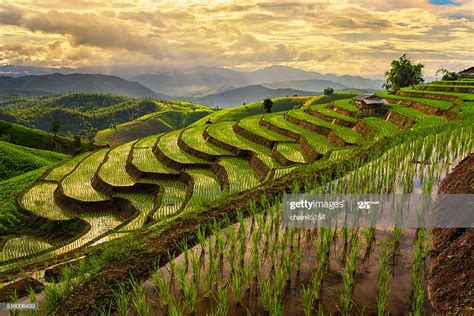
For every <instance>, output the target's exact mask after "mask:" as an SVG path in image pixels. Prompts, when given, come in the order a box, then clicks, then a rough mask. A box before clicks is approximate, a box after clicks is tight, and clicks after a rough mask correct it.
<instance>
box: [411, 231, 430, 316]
mask: <svg viewBox="0 0 474 316" xmlns="http://www.w3.org/2000/svg"><path fill="white" fill-rule="evenodd" d="M414 248H415V249H414V253H413V265H412V278H413V281H412V283H413V293H412V313H413V314H414V315H423V314H424V303H425V288H424V285H423V278H424V260H425V257H426V253H427V250H428V242H427V240H426V237H425V229H424V228H420V229H418V231H417V239H416V241H415V245H414Z"/></svg>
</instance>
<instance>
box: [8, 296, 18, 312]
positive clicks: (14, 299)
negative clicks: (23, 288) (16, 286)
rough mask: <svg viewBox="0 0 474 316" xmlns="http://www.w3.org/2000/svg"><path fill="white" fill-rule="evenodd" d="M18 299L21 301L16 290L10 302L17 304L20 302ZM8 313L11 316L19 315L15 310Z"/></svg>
mask: <svg viewBox="0 0 474 316" xmlns="http://www.w3.org/2000/svg"><path fill="white" fill-rule="evenodd" d="M18 299H19V297H18V293H17V292H16V290H14V291H13V293H12V295H11V296H10V301H11V302H12V303H16V302H18ZM8 313H9V314H10V315H17V314H18V312H17V311H15V310H9V311H8Z"/></svg>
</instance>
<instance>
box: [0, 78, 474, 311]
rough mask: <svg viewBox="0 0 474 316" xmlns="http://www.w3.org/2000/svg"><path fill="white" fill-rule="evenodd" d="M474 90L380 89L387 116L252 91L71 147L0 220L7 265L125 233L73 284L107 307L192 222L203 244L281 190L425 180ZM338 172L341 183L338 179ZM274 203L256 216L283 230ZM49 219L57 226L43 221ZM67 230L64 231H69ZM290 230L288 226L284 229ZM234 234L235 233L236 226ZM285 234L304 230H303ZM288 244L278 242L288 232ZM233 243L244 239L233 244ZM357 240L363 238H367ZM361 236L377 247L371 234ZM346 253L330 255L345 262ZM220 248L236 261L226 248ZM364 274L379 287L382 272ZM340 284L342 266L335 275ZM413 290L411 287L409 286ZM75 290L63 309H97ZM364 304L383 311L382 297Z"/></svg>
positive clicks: (333, 100) (467, 147)
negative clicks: (177, 118) (121, 284)
mask: <svg viewBox="0 0 474 316" xmlns="http://www.w3.org/2000/svg"><path fill="white" fill-rule="evenodd" d="M473 87H474V85H473V86H471V82H467V81H457V82H448V83H435V84H430V85H419V86H415V87H413V88H410V89H402V90H401V91H399V92H398V93H397V94H396V95H386V94H382V95H384V96H385V97H386V98H387V100H388V101H389V105H388V106H387V113H385V114H383V115H374V114H370V113H363V112H361V111H360V110H359V109H358V108H357V107H356V106H355V105H354V104H352V103H351V102H350V100H351V97H352V96H353V95H352V94H334V95H332V96H313V97H295V98H294V97H288V98H281V99H275V100H274V101H275V111H274V112H273V113H268V114H262V113H261V112H259V111H261V110H262V108H261V102H256V103H254V104H249V105H248V106H247V108H245V106H241V107H238V108H236V109H226V110H222V111H218V112H216V113H214V114H211V115H210V116H209V117H208V118H204V119H203V120H206V121H207V120H208V119H209V118H211V120H212V123H211V124H200V123H199V121H198V122H196V123H195V124H194V125H192V126H190V127H185V128H182V129H178V130H174V131H170V132H166V133H161V134H159V135H152V136H148V137H145V138H141V139H139V140H137V141H133V142H128V143H124V144H121V145H119V146H117V147H114V148H104V149H101V150H98V151H95V152H92V153H85V154H82V155H80V156H77V157H74V158H72V159H70V160H67V161H65V162H64V163H63V164H61V165H58V166H56V167H54V168H52V169H51V170H49V172H48V173H46V174H44V175H43V176H42V177H41V178H40V179H39V180H38V181H37V182H36V183H35V185H33V186H31V187H29V188H28V189H27V190H25V191H23V192H22V193H21V194H19V195H18V201H19V206H18V207H19V208H18V209H17V210H16V211H15V210H12V209H11V208H7V210H8V211H7V212H4V213H3V215H2V216H1V217H0V221H1V223H0V224H1V225H0V227H5V231H7V232H8V235H6V237H4V239H3V244H2V248H1V251H0V259H1V262H2V264H3V265H2V266H1V267H0V268H1V269H3V271H7V270H9V269H10V270H11V269H13V270H11V271H17V270H14V269H16V268H18V267H20V266H21V265H22V264H25V263H24V262H33V261H39V260H41V262H44V261H43V259H51V260H52V259H55V258H60V256H61V255H62V254H65V253H71V252H72V253H75V254H78V256H79V254H81V255H82V254H84V253H86V252H87V251H94V250H93V249H94V248H92V247H90V246H91V245H98V244H100V243H103V242H105V241H109V240H113V239H117V238H121V237H123V236H129V238H121V239H120V241H119V243H113V242H112V243H110V244H107V245H106V246H104V247H105V249H106V250H105V251H103V252H101V253H103V255H100V254H99V255H97V257H93V258H94V259H90V260H98V262H99V263H98V264H97V265H96V267H97V270H94V271H95V272H94V273H91V274H90V275H87V276H83V277H84V278H85V279H87V282H81V283H78V284H76V285H75V286H72V287H71V289H68V291H69V292H68V293H70V294H71V295H72V297H77V298H80V299H83V300H84V301H90V302H96V303H98V302H100V304H103V306H108V305H107V304H108V303H109V301H108V300H109V295H112V291H113V289H114V286H115V285H116V284H117V283H116V282H117V277H120V278H128V277H130V274H133V278H134V280H137V279H136V278H139V281H140V282H141V281H144V280H147V279H149V277H150V266H151V265H153V264H155V265H156V258H158V257H160V258H168V257H166V256H167V255H168V254H169V253H170V250H169V249H174V250H173V251H174V252H173V254H172V255H171V256H173V258H174V257H176V256H178V255H179V253H181V251H185V252H186V251H187V250H189V249H191V248H188V244H186V245H185V246H183V249H184V250H182V249H177V247H180V246H178V245H177V244H176V241H178V240H184V239H186V237H189V236H195V234H196V232H197V234H198V237H196V238H194V239H193V240H195V242H198V240H205V239H206V237H205V236H204V237H203V236H202V235H199V234H201V232H202V231H205V230H206V229H207V228H210V229H211V230H212V231H213V233H214V234H217V235H216V236H226V235H225V234H223V233H222V232H219V229H220V227H219V226H218V224H212V223H216V222H214V220H216V221H217V220H222V221H229V217H230V216H235V217H236V218H238V220H239V221H241V222H242V221H243V216H245V215H243V214H240V215H235V214H236V213H235V212H240V211H239V210H249V211H248V212H250V213H253V212H254V213H255V215H256V216H258V214H260V212H259V211H258V210H257V209H256V208H257V207H260V206H261V207H262V209H265V210H267V212H269V214H273V213H272V212H273V211H274V210H276V212H275V214H279V210H280V206H281V205H280V204H279V202H278V201H277V200H272V199H274V198H275V196H277V195H279V194H280V193H282V192H288V190H291V191H292V192H300V191H301V190H302V188H303V187H304V190H305V191H308V192H313V193H317V192H319V193H320V192H321V190H325V191H324V192H326V193H334V192H347V191H348V190H353V191H357V192H375V191H376V192H380V193H386V192H390V190H391V189H393V188H399V187H403V188H404V190H408V188H411V189H413V185H414V184H415V185H420V186H422V187H423V189H424V190H428V188H429V187H430V186H431V187H432V186H433V184H434V183H437V182H436V181H438V179H439V178H440V177H441V173H442V171H443V170H446V168H448V167H449V164H450V162H452V161H456V160H457V159H458V158H460V157H463V156H464V155H466V154H467V153H469V152H470V151H471V149H472V134H473V132H474V130H473V126H474V124H473V119H474V113H473V112H472V108H473V103H472V101H473V100H474V94H473V93H472V92H473V91H474V90H470V89H473ZM153 115H155V114H152V115H151V116H153ZM170 122H171V121H170V120H168V121H167V123H168V124H170ZM201 122H202V121H201ZM453 149H454V150H453ZM432 152H436V153H437V155H432ZM420 157H421V158H420ZM417 159H423V161H424V162H426V164H425V166H426V168H419V164H418V163H414V161H416V160H417ZM351 168H355V169H351ZM350 171H354V172H350ZM388 171H390V172H388ZM387 172H388V175H387ZM382 175H387V177H385V176H382ZM336 177H337V179H338V181H334V182H331V181H332V180H335V179H336ZM34 178H35V176H32V177H31V179H34ZM420 181H421V183H419V182H420ZM327 183H332V184H333V185H330V186H327ZM0 188H1V183H0ZM417 188H418V187H417ZM329 190H330V191H329ZM333 190H334V191H333ZM339 190H341V191H339ZM349 192H352V191H349ZM10 205H11V204H10ZM257 205H260V206H257ZM15 212H16V213H15ZM17 213H18V214H23V215H18V214H17ZM24 214H29V215H28V216H29V217H34V218H35V221H37V222H41V223H42V225H41V227H42V230H38V231H37V232H36V233H35V232H34V231H31V230H29V231H24V230H22V231H19V232H15V231H14V230H12V226H11V225H10V224H9V222H16V223H19V224H18V225H19V226H20V227H25V221H26V218H25V217H24V216H25V215H24ZM262 214H263V213H262ZM275 214H273V215H270V218H268V220H265V217H262V216H259V217H258V218H257V219H256V220H255V223H256V224H255V225H258V227H261V225H264V224H265V223H271V222H273V221H274V219H275V218H276V223H277V224H276V225H277V226H275V229H279V228H278V227H280V219H279V217H278V216H276V215H275ZM274 215H275V216H276V217H273V216H274ZM6 218H9V222H8V221H6ZM226 218H227V219H226ZM272 218H273V219H272ZM246 223H247V222H246ZM213 225H214V226H213ZM240 225H243V224H240ZM245 225H246V224H245ZM249 225H251V224H250V222H249ZM265 225H266V224H265ZM272 225H273V224H272ZM47 227H49V228H50V227H55V230H54V231H52V230H46V228H47ZM72 227H75V228H74V229H72ZM256 227H257V226H256ZM66 228H67V229H66ZM267 228H270V227H269V226H267ZM65 231H67V232H69V234H68V235H67V236H66V235H65V234H64V232H65ZM241 231H242V232H244V233H245V231H246V230H241ZM264 231H267V229H265V230H264ZM264 231H262V234H263V233H264ZM330 231H331V230H320V231H318V232H324V234H326V233H327V232H330ZM364 231H367V234H369V232H370V230H367V229H365V228H364ZM46 232H47V233H48V235H46ZM268 232H271V229H268ZM313 232H314V231H313ZM402 232H403V235H402V236H403V238H406V239H407V240H409V241H410V242H409V243H408V244H407V243H405V242H404V241H403V240H404V239H402V242H401V243H400V247H401V248H400V249H401V251H403V252H404V251H407V252H410V251H411V250H412V249H413V242H412V241H413V240H414V235H413V234H411V233H410V232H408V231H407V232H405V230H403V231H402ZM219 234H220V235H219ZM238 234H240V233H238ZM256 234H257V233H254V237H253V239H252V236H246V237H245V238H243V239H242V240H243V245H248V244H249V243H248V240H252V242H255V241H259V240H261V239H260V238H258V236H257V235H256ZM362 235H363V236H365V235H366V234H365V233H364V234H361V236H359V235H356V234H354V235H353V237H351V238H354V239H352V241H351V243H352V244H353V245H354V244H355V245H356V246H353V247H359V246H358V245H359V243H358V241H357V240H359V239H360V238H366V237H363V236H362ZM394 235H395V234H394ZM137 236H139V238H138V237H137ZM229 236H231V235H229ZM236 236H238V235H234V237H236ZM281 236H287V237H288V236H289V235H287V234H285V233H283V232H282V233H281ZM377 236H378V237H377V238H379V237H380V236H379V235H377ZM369 237H370V238H369ZM229 238H230V239H229V240H230V241H229V242H232V241H231V239H232V236H231V237H229ZM289 238H290V239H288V240H293V241H294V240H297V239H298V237H297V236H295V235H293V237H289ZM341 238H342V237H341ZM371 238H373V237H371V235H367V238H366V239H361V240H366V241H364V242H367V240H369V241H370V240H371ZM420 238H421V237H420ZM234 239H235V240H236V241H238V240H239V238H234ZM209 240H210V239H209ZM216 240H221V241H222V240H225V239H220V237H216ZM328 240H329V241H331V243H332V241H333V240H334V238H332V237H331V236H329V237H328ZM346 240H347V239H346ZM349 240H351V239H349ZM199 242H200V243H201V241H199ZM416 242H418V241H416ZM279 243H280V246H281V245H282V244H281V243H282V241H279ZM331 243H329V245H331ZM217 244H218V245H219V244H220V241H217ZM222 244H225V242H223V243H222ZM117 245H118V246H119V247H117ZM209 245H212V244H211V243H209ZM232 245H234V246H232V247H234V248H233V249H238V248H237V246H235V243H233V242H232ZM338 245H340V246H341V247H342V246H343V245H342V244H341V243H340V244H338ZM360 245H364V247H365V244H364V243H362V242H361V243H360ZM366 246H367V249H369V248H370V243H368V244H367V245H366ZM108 247H110V248H108ZM112 247H115V248H112ZM173 247H174V248H173ZM191 247H192V245H191ZM211 248H212V246H211ZM144 249H146V251H144ZM240 249H246V248H245V247H243V248H240ZM255 249H257V248H255ZM328 249H329V248H328ZM341 249H342V248H341ZM357 249H359V248H357ZM361 249H362V248H361ZM417 249H419V248H417ZM221 252H222V250H221ZM349 254H351V255H350V256H349V257H346V258H351V259H350V260H352V264H355V266H357V264H358V263H359V262H362V257H363V256H364V255H363V252H362V251H361V252H360V255H359V251H358V250H357V255H352V252H349ZM92 256H94V255H92ZM168 256H169V255H168ZM249 256H250V255H249ZM313 256H314V254H313ZM331 256H332V255H331ZM342 256H343V255H342V254H341V257H339V256H338V257H337V261H334V262H343V261H342V260H341V258H342ZM377 257H378V256H375V258H377ZM410 257H411V256H410ZM68 258H70V256H68ZM89 258H90V257H87V259H85V260H89ZM173 258H170V259H173ZM192 258H198V257H194V255H192ZM222 258H224V255H223V256H222ZM225 258H226V259H223V260H231V259H232V258H231V259H227V258H228V257H227V255H226V256H225ZM371 258H372V257H371ZM23 260H24V261H23ZM28 260H29V261H28ZM58 260H61V259H58ZM79 260H80V259H79ZM102 260H103V261H102ZM167 260H168V259H167ZM191 260H193V259H191ZM282 260H283V259H282ZM409 260H410V264H408V265H406V266H407V268H406V271H405V270H404V271H405V272H406V273H407V275H411V272H412V270H411V269H412V264H411V258H410V259H409ZM268 261H270V260H268ZM80 262H81V263H80V266H85V267H90V266H92V265H89V264H83V263H82V262H84V263H87V262H89V261H80ZM226 262H227V261H226ZM414 262H415V261H414ZM55 263H57V262H55ZM244 263H245V265H246V266H248V264H249V263H248V262H244ZM102 264H103V265H102ZM264 264H266V265H267V264H268V262H267V263H264ZM346 265H348V264H347V263H346ZM413 265H415V263H414V264H413ZM372 266H374V267H377V265H376V264H375V265H372ZM36 267H38V266H36ZM266 268H268V270H270V267H266ZM31 269H32V270H33V268H31ZM41 269H43V266H41ZM52 269H54V268H52ZM66 269H67V268H66ZM404 269H405V268H404ZM413 269H414V270H413V271H415V269H417V266H414V267H413ZM190 270H191V269H190ZM69 271H71V270H69ZM111 271H112V272H111ZM183 271H185V270H184V268H183ZM102 272H103V273H102ZM14 273H15V272H14ZM17 273H20V272H17ZM23 273H24V272H23ZM32 273H33V272H32ZM71 273H73V274H74V273H76V272H71ZM77 273H79V272H77ZM375 275H378V269H377V272H376V273H375ZM69 277H71V276H69ZM344 278H347V276H345V277H344ZM81 280H83V279H81ZM134 282H136V281H134ZM291 282H293V281H291ZM368 282H369V283H368V284H369V285H368V286H369V287H370V288H371V289H374V291H376V290H377V284H378V283H377V277H375V278H374V277H371V278H369V279H368ZM341 283H342V281H341V278H340V277H338V278H337V284H341ZM291 284H293V283H291ZM96 286H97V287H100V289H101V291H100V293H99V294H98V292H97V291H95V292H93V291H91V288H95V287H96ZM126 286H128V285H126ZM92 292H93V293H92ZM410 292H411V287H410V288H409V289H408V290H407V291H406V292H403V293H405V294H406V293H410ZM68 297H71V296H68ZM406 297H409V295H407V296H406ZM75 301H76V300H71V299H64V298H62V300H61V303H60V304H57V303H55V304H54V308H55V309H57V310H56V311H57V312H58V314H61V313H62V312H63V311H66V310H67V311H70V312H72V313H78V314H80V313H83V314H91V313H93V312H92V307H87V306H86V305H84V304H76V303H75ZM408 301H409V299H407V302H408ZM101 306H102V305H101ZM408 306H409V304H408ZM48 308H51V307H48ZM93 308H96V306H94V307H93ZM369 308H370V310H371V311H374V304H371V305H370V306H369ZM375 310H376V305H375ZM406 310H407V308H406V307H405V306H402V307H400V309H396V310H393V311H394V312H401V313H402V314H403V313H405V312H406ZM334 312H336V311H335V310H334Z"/></svg>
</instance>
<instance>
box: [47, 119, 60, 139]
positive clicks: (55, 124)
mask: <svg viewBox="0 0 474 316" xmlns="http://www.w3.org/2000/svg"><path fill="white" fill-rule="evenodd" d="M60 128H61V121H60V120H53V121H52V122H51V127H50V128H49V131H50V132H51V133H53V134H54V137H56V135H57V134H58V132H59V129H60Z"/></svg>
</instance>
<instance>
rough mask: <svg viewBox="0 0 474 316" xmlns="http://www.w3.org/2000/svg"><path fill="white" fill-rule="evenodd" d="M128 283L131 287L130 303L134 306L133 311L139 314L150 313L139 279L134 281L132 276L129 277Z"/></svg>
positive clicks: (142, 315)
mask: <svg viewBox="0 0 474 316" xmlns="http://www.w3.org/2000/svg"><path fill="white" fill-rule="evenodd" d="M130 285H131V287H132V293H131V294H132V304H133V306H134V307H135V311H136V312H137V313H138V315H140V316H147V315H149V314H150V311H149V309H148V304H147V299H146V295H145V290H144V288H143V286H142V284H141V283H140V282H139V281H136V280H135V279H134V278H133V277H132V278H131V279H130Z"/></svg>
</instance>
